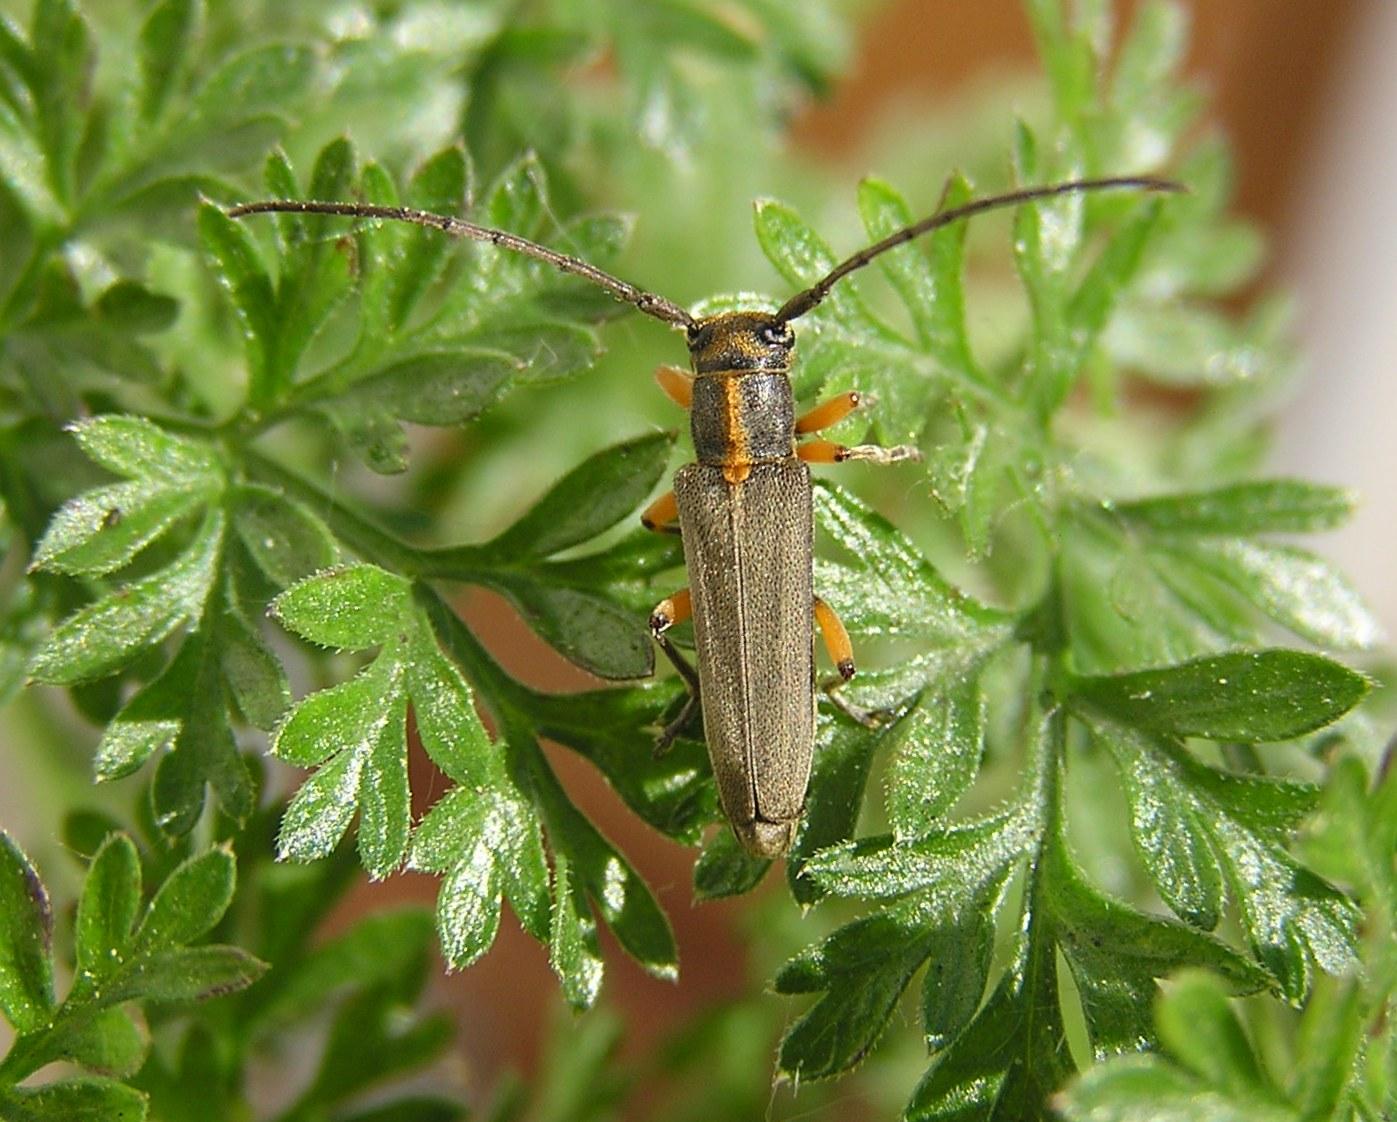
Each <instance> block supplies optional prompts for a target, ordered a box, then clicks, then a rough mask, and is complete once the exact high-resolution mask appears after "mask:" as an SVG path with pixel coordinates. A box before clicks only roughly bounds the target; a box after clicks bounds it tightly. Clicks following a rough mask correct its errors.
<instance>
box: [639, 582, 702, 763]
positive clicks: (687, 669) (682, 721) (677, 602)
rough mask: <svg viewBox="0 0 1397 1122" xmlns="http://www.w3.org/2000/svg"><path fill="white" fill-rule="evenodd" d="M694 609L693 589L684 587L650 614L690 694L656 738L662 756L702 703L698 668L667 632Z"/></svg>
mask: <svg viewBox="0 0 1397 1122" xmlns="http://www.w3.org/2000/svg"><path fill="white" fill-rule="evenodd" d="M692 612H693V602H692V600H691V599H690V597H689V590H688V589H687V588H681V589H680V590H679V591H678V592H676V593H675V594H674V595H673V596H670V597H668V598H667V599H664V600H661V601H660V602H659V603H658V604H656V605H655V610H654V611H653V612H651V613H650V636H651V638H653V639H654V640H655V644H656V645H657V646H658V647H659V648H660V650H661V651H663V652H664V656H665V657H666V658H667V659H669V661H670V665H672V666H673V667H674V669H675V670H677V671H679V676H680V677H681V678H683V679H684V685H685V686H686V687H687V688H688V691H689V696H688V697H687V698H685V700H684V707H683V708H682V709H680V710H679V715H678V716H676V717H675V718H674V720H672V721H670V722H669V724H667V725H665V727H664V728H663V729H661V730H660V734H659V736H657V737H656V738H655V755H657V756H660V755H663V754H664V753H665V752H668V751H669V749H670V746H671V745H673V743H674V741H675V738H676V737H678V736H679V733H680V732H681V731H682V730H683V728H684V726H685V725H687V724H688V723H689V721H690V720H691V719H692V718H693V715H694V712H695V710H697V709H698V704H699V678H698V671H697V670H695V669H694V667H693V665H692V664H691V663H690V662H689V660H688V659H687V658H685V657H684V656H683V655H682V654H681V653H680V651H679V648H678V647H676V646H675V645H674V644H673V643H671V642H670V641H669V636H668V635H666V634H665V632H666V631H668V630H669V629H670V628H671V627H673V626H674V625H675V624H676V623H683V622H684V621H685V620H686V619H688V618H689V616H690V615H691V614H692Z"/></svg>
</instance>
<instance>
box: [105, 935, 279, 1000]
mask: <svg viewBox="0 0 1397 1122" xmlns="http://www.w3.org/2000/svg"><path fill="white" fill-rule="evenodd" d="M266 970H267V964H266V963H265V962H261V961H259V960H258V959H256V958H254V957H253V956H252V955H250V954H248V953H247V951H245V950H242V949H241V948H239V947H221V946H207V947H178V948H175V949H173V950H168V951H160V952H159V953H157V954H153V955H147V956H145V957H142V958H139V959H136V960H135V961H134V962H133V963H132V964H131V965H130V966H129V967H127V968H126V969H125V970H123V971H122V972H121V973H120V974H119V975H118V976H117V977H116V978H115V979H113V982H112V986H111V989H110V990H108V992H107V993H106V995H105V1000H107V1001H110V1002H123V1001H137V1000H139V1001H154V1002H160V1003H162V1004H163V1003H183V1002H189V1001H208V1000H210V999H211V998H215V997H223V996H225V995H227V994H230V993H237V992H238V991H239V990H243V989H246V988H247V987H248V986H250V985H252V983H253V982H255V981H257V979H258V978H260V977H261V976H262V975H263V974H264V973H266Z"/></svg>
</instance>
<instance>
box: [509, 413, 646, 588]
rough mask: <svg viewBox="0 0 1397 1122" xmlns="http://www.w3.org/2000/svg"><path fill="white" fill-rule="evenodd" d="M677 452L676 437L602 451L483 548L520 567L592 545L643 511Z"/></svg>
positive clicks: (643, 439) (640, 439) (638, 440)
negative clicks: (627, 518)
mask: <svg viewBox="0 0 1397 1122" xmlns="http://www.w3.org/2000/svg"><path fill="white" fill-rule="evenodd" d="M673 447H674V435H673V434H672V433H664V432H657V433H650V434H648V435H646V436H642V437H637V438H636V439H634V440H628V441H625V442H623V443H621V444H616V445H613V446H612V447H610V448H606V449H604V450H603V451H601V452H598V453H597V454H596V455H594V456H592V457H590V458H589V459H587V460H585V461H583V462H582V463H581V464H579V465H578V466H577V467H575V468H573V469H572V471H570V472H568V474H567V475H565V476H563V478H562V479H560V480H559V481H558V482H557V483H555V484H554V485H553V486H552V488H550V489H549V491H548V493H547V494H545V495H544V496H543V498H541V499H539V500H538V502H536V503H535V504H534V505H533V507H531V508H530V510H529V512H528V513H527V514H525V515H524V517H523V518H521V519H519V521H518V522H516V523H515V524H514V525H513V526H511V527H510V528H509V529H508V530H506V531H505V532H504V533H503V534H501V535H500V536H499V537H497V538H495V539H494V540H493V541H492V542H490V543H489V544H487V545H486V546H485V547H484V549H485V550H486V551H487V552H488V553H489V554H490V555H491V556H494V557H499V558H501V559H506V560H508V561H509V562H510V563H513V564H521V563H523V562H525V561H527V560H529V559H532V558H543V557H548V556H550V555H551V554H554V553H557V552H559V551H560V550H564V549H567V548H568V547H569V546H574V545H579V544H581V543H582V542H585V541H590V540H591V539H592V538H594V537H596V536H597V535H598V534H600V533H601V532H602V531H603V530H608V529H610V528H611V527H612V526H614V525H616V523H618V522H620V521H621V520H622V519H623V518H625V517H626V516H627V515H628V514H630V513H632V512H633V511H634V510H635V509H636V508H637V507H639V506H640V504H641V502H643V501H644V499H645V497H646V496H647V495H649V494H650V492H651V491H652V490H654V487H655V484H656V483H658V482H659V480H660V476H661V475H662V474H663V473H664V469H665V466H666V465H667V464H668V462H669V454H670V451H671V450H672V449H673Z"/></svg>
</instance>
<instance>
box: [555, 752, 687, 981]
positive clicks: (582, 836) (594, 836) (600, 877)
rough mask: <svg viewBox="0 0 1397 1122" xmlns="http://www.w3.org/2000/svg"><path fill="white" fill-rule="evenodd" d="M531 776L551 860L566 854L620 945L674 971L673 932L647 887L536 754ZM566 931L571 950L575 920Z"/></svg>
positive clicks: (648, 965) (663, 973)
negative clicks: (552, 852) (571, 800)
mask: <svg viewBox="0 0 1397 1122" xmlns="http://www.w3.org/2000/svg"><path fill="white" fill-rule="evenodd" d="M534 779H535V787H534V792H535V795H536V797H537V799H538V805H539V809H540V811H541V812H542V817H543V822H544V825H545V826H546V827H547V829H548V836H549V840H550V842H551V843H552V845H553V851H554V856H555V860H556V858H557V855H559V854H566V855H567V857H568V858H569V860H570V862H571V865H572V869H573V875H574V876H575V877H576V878H577V883H578V885H579V887H581V888H584V889H585V890H586V893H587V896H588V897H589V898H590V899H591V901H592V903H593V904H594V905H595V906H596V908H597V911H598V912H599V913H600V915H601V917H602V919H603V920H605V921H606V925H607V926H608V927H610V928H611V930H612V932H613V933H614V934H615V936H616V938H617V941H618V942H620V944H621V946H623V947H624V948H625V949H626V951H627V952H628V953H629V954H630V955H631V956H632V957H633V958H634V959H635V960H636V961H637V962H638V963H640V965H641V966H642V967H644V968H645V969H646V970H647V971H649V972H650V973H651V974H654V975H655V976H656V977H658V978H673V977H674V976H675V974H676V972H677V970H678V964H677V959H678V951H677V948H676V947H675V945H674V933H673V932H672V931H671V930H670V926H669V921H668V920H667V919H666V918H665V914H664V912H663V911H662V910H661V909H660V906H659V904H657V903H656V902H655V897H654V896H653V895H651V893H650V889H649V888H648V887H646V885H645V882H644V881H642V880H641V879H640V876H639V875H638V874H637V873H636V871H635V870H634V869H633V868H632V867H631V865H630V863H629V862H628V861H627V860H626V859H625V858H624V857H623V856H622V855H621V854H620V853H618V852H617V851H616V849H615V848H614V847H613V846H612V845H611V843H610V842H608V841H607V840H606V839H605V838H604V837H602V836H601V834H600V833H598V832H597V829H596V827H594V826H593V825H592V823H591V822H589V821H588V820H587V818H586V817H584V816H583V815H582V813H581V812H580V811H578V809H577V808H576V807H575V806H573V804H572V803H571V802H570V801H569V800H568V797H567V795H566V794H565V793H564V792H563V789H562V788H561V786H559V784H558V780H557V777H556V776H554V775H553V773H552V771H551V770H550V769H548V768H547V765H546V764H544V763H543V762H542V759H541V758H539V760H538V761H537V763H536V769H535V776H534ZM555 907H556V897H555ZM578 914H579V915H580V914H581V913H578ZM576 922H580V920H578V921H576ZM570 930H571V932H572V933H571V934H568V935H567V938H568V939H569V940H570V941H571V943H572V944H573V946H574V949H575V947H576V940H577V939H580V938H582V935H580V934H578V932H577V930H576V926H575V923H574V924H573V925H572V926H571V927H570Z"/></svg>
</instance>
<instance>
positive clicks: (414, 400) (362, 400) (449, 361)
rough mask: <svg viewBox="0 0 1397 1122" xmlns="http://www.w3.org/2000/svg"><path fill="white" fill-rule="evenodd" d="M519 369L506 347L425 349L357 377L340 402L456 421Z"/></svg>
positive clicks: (431, 421) (481, 406) (419, 419)
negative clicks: (425, 350)
mask: <svg viewBox="0 0 1397 1122" xmlns="http://www.w3.org/2000/svg"><path fill="white" fill-rule="evenodd" d="M524 368H525V364H524V362H522V361H521V360H520V359H518V358H517V357H515V356H514V355H513V354H510V353H509V352H507V351H501V350H494V349H486V348H483V347H462V348H455V349H452V350H449V351H428V352H426V353H423V354H417V355H413V356H412V357H411V358H405V359H401V360H399V361H397V362H394V363H393V364H391V365H389V366H386V367H384V368H383V369H381V370H378V371H375V372H374V373H373V374H371V375H369V376H368V377H365V378H361V379H359V380H358V381H356V382H355V383H354V385H353V387H352V388H351V389H350V390H349V391H348V392H347V393H346V394H345V395H344V401H345V402H346V403H347V405H348V407H349V408H350V409H360V408H373V409H381V410H384V411H385V412H387V413H389V414H391V415H392V416H394V417H397V418H398V419H399V420H402V421H411V422H413V423H414V424H419V425H440V426H445V425H459V424H463V423H464V422H466V421H469V420H471V419H472V418H474V417H477V416H479V415H480V414H481V413H482V412H484V410H485V409H486V408H487V407H488V406H489V405H491V404H492V403H493V402H494V401H495V400H496V398H498V397H499V395H500V394H501V393H502V392H503V390H504V388H505V386H506V384H507V383H508V382H509V380H510V379H511V378H514V377H516V376H518V375H519V374H520V373H521V372H522V371H523V370H524Z"/></svg>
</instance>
